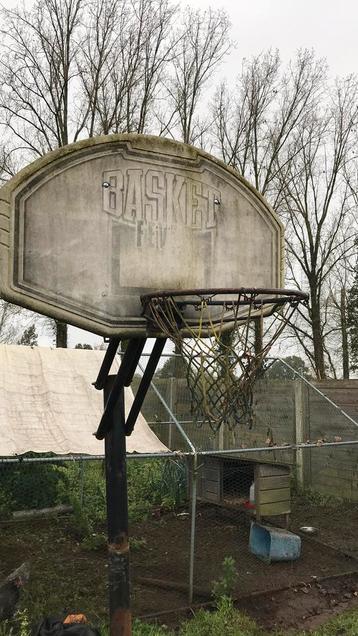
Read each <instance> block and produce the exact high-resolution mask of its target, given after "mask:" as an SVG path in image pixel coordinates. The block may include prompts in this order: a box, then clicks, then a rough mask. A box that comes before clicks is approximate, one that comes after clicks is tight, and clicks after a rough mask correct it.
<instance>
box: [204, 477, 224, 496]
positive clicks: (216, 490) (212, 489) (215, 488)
mask: <svg viewBox="0 0 358 636" xmlns="http://www.w3.org/2000/svg"><path fill="white" fill-rule="evenodd" d="M207 493H213V494H216V495H218V497H219V495H220V484H219V483H217V482H214V481H206V482H205V483H204V484H203V496H204V497H205V495H206V494H207Z"/></svg>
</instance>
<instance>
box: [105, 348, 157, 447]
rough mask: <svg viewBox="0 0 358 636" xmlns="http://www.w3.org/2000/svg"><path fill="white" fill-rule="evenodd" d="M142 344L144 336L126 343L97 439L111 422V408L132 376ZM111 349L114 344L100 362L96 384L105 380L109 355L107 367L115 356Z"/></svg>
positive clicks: (107, 429)
mask: <svg viewBox="0 0 358 636" xmlns="http://www.w3.org/2000/svg"><path fill="white" fill-rule="evenodd" d="M144 344H145V338H132V339H131V340H130V341H129V343H128V346H127V349H126V351H125V353H124V355H123V359H122V362H121V366H120V367H119V369H118V373H117V375H116V376H115V379H114V381H113V385H112V389H111V391H110V393H109V395H108V399H107V401H106V403H105V408H104V412H103V415H102V418H101V421H100V423H99V426H98V429H97V432H96V434H95V435H96V437H97V439H103V438H104V437H105V435H106V433H107V432H108V431H109V430H110V428H111V426H112V424H113V418H112V413H113V409H114V408H115V406H116V404H117V400H118V396H119V394H120V392H121V391H122V389H123V387H125V386H128V384H129V383H130V382H131V380H132V378H133V375H134V372H135V369H136V366H137V364H138V362H139V359H140V356H141V353H142V351H143V347H144ZM117 346H118V345H117ZM113 349H114V346H113V348H112V349H111V353H110V355H108V358H107V359H106V356H105V359H104V361H103V363H102V367H101V370H100V373H99V376H98V378H99V379H100V382H98V378H97V383H98V386H100V385H101V382H102V383H103V381H105V380H104V374H105V371H106V370H108V365H109V361H110V359H111V357H112V361H111V363H110V365H109V369H110V366H111V364H112V362H113V358H114V356H115V351H114V353H113ZM107 373H108V371H107ZM97 383H96V384H95V386H96V388H97Z"/></svg>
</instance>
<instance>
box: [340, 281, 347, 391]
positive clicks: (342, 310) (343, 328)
mask: <svg viewBox="0 0 358 636" xmlns="http://www.w3.org/2000/svg"><path fill="white" fill-rule="evenodd" d="M340 314H341V333H342V364H343V379H344V380H349V350H348V331H347V297H346V289H345V287H342V289H341V302H340Z"/></svg>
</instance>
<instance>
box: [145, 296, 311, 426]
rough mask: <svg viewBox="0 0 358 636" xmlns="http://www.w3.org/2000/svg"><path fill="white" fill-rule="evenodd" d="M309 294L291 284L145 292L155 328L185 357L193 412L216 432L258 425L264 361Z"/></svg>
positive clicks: (152, 330)
mask: <svg viewBox="0 0 358 636" xmlns="http://www.w3.org/2000/svg"><path fill="white" fill-rule="evenodd" d="M307 299H308V296H307V294H305V293H303V292H301V291H296V290H290V289H248V288H239V289H206V290H182V291H174V290H173V291H158V292H154V293H150V294H145V295H143V296H142V297H141V301H142V305H143V315H144V317H145V318H146V320H147V323H148V329H149V333H150V334H152V335H153V336H162V335H164V336H166V337H168V338H170V339H171V340H172V341H173V342H174V344H175V348H176V352H177V353H180V354H181V355H182V357H183V360H184V364H185V372H186V378H187V383H188V387H189V390H190V393H191V397H192V412H193V416H194V419H195V421H196V422H197V423H198V424H203V423H208V424H209V425H210V427H211V428H212V430H213V431H217V430H218V429H219V428H220V426H221V425H222V424H225V425H227V426H228V427H229V428H233V427H234V426H236V425H237V424H239V423H245V424H248V425H249V426H251V425H252V417H253V408H252V407H253V386H254V382H255V380H256V378H257V377H258V376H259V374H260V373H261V372H262V363H263V360H264V358H265V356H266V355H267V353H268V352H269V350H270V349H271V347H272V345H273V344H274V343H275V342H276V340H277V338H278V337H279V336H280V334H281V332H282V330H283V329H284V327H285V326H286V324H287V323H288V322H289V321H290V319H291V317H292V314H293V312H294V311H295V310H296V308H297V306H298V305H299V304H300V303H305V302H307Z"/></svg>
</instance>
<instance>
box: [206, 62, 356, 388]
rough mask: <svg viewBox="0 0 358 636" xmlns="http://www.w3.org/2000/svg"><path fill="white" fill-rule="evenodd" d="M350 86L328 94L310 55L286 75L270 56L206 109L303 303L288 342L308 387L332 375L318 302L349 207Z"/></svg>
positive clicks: (348, 233)
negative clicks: (269, 220) (252, 191)
mask: <svg viewBox="0 0 358 636" xmlns="http://www.w3.org/2000/svg"><path fill="white" fill-rule="evenodd" d="M357 96H358V95H357V82H356V80H355V78H353V77H349V78H347V79H345V80H344V81H342V82H337V84H336V85H335V86H334V87H331V86H330V85H329V83H328V80H327V74H326V65H325V63H323V62H322V61H321V60H316V59H315V56H314V54H313V53H312V52H310V51H301V52H299V53H298V55H297V58H296V60H295V61H294V62H292V63H291V64H289V66H288V69H287V70H286V71H282V70H281V65H280V61H279V56H278V53H277V52H272V51H269V52H268V53H265V54H262V55H260V56H258V57H256V58H253V59H252V60H249V61H247V60H246V61H245V62H244V64H243V71H242V74H241V76H240V77H239V79H238V83H237V93H236V96H231V97H230V99H229V95H228V89H227V88H226V87H225V86H221V87H220V89H219V91H218V93H217V95H216V99H215V102H214V107H213V108H214V115H215V121H216V143H217V146H218V148H219V150H220V153H221V155H222V156H223V158H224V160H225V161H226V162H227V163H229V164H230V165H232V166H233V167H235V168H237V169H238V170H239V171H240V172H242V174H243V175H244V176H246V177H247V178H248V179H249V180H250V181H251V182H253V183H254V185H255V186H256V188H258V189H259V190H260V191H261V192H262V193H263V194H264V195H265V196H266V197H267V198H268V199H269V201H270V202H271V204H272V206H273V207H274V209H276V211H277V212H278V213H279V215H280V216H281V218H282V220H283V221H284V223H285V226H286V246H287V279H288V281H289V282H293V283H295V284H296V285H297V286H298V287H303V288H304V289H306V290H307V291H309V293H310V304H309V307H308V311H307V312H305V311H302V310H300V312H299V313H298V320H297V321H296V322H295V324H294V337H295V339H296V341H297V340H298V342H299V343H300V345H301V346H302V347H303V349H304V352H305V354H306V356H307V357H308V359H309V360H310V361H311V364H312V367H313V369H314V371H315V373H316V375H317V376H318V377H325V375H326V360H327V361H328V364H329V365H331V367H332V368H333V359H332V356H331V353H330V350H329V347H328V336H329V330H330V328H331V326H330V325H329V324H328V321H327V312H326V299H327V295H328V294H329V276H330V274H331V272H333V271H334V270H335V268H336V267H337V264H338V263H339V262H340V260H341V259H342V258H343V256H344V255H346V254H347V253H349V251H350V250H351V249H352V245H353V239H354V234H355V228H354V225H352V223H353V222H354V215H353V212H354V211H355V210H356V205H355V202H354V199H353V196H352V192H351V190H350V188H349V185H347V180H346V178H345V175H346V171H347V166H348V165H349V164H350V162H351V161H352V160H353V159H354V158H353V155H352V144H353V133H354V129H355V126H356V124H357V109H356V103H357Z"/></svg>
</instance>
